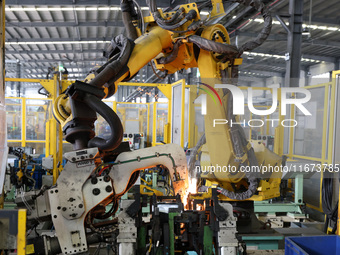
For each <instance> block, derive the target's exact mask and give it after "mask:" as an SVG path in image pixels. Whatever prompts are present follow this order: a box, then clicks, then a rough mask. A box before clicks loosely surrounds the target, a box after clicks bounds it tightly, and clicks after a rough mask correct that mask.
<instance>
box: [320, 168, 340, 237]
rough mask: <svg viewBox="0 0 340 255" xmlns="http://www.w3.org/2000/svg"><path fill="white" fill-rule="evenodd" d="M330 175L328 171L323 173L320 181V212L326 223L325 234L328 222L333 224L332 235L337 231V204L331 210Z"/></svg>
mask: <svg viewBox="0 0 340 255" xmlns="http://www.w3.org/2000/svg"><path fill="white" fill-rule="evenodd" d="M331 177H332V174H331V173H330V172H328V171H325V172H324V177H323V179H322V210H323V212H324V213H325V214H326V217H327V218H326V221H325V227H324V230H325V232H326V233H327V229H328V224H329V221H330V220H331V221H333V222H334V227H333V230H332V233H335V231H336V229H337V219H338V204H339V201H338V202H337V203H336V205H335V207H334V208H332V200H333V178H331Z"/></svg>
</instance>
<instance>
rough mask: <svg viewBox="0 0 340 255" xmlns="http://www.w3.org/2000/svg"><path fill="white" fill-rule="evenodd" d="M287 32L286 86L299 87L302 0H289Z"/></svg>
mask: <svg viewBox="0 0 340 255" xmlns="http://www.w3.org/2000/svg"><path fill="white" fill-rule="evenodd" d="M289 14H290V19H289V24H290V25H289V30H290V31H289V33H288V43H287V53H288V54H289V58H288V60H287V67H286V79H285V86H286V87H299V79H300V65H301V45H302V23H303V17H302V16H303V0H289Z"/></svg>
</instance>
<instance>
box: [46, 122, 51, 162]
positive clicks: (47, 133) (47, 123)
mask: <svg viewBox="0 0 340 255" xmlns="http://www.w3.org/2000/svg"><path fill="white" fill-rule="evenodd" d="M50 139H51V138H50V121H49V120H48V121H47V122H46V140H45V157H48V156H49V155H50V143H49V141H50Z"/></svg>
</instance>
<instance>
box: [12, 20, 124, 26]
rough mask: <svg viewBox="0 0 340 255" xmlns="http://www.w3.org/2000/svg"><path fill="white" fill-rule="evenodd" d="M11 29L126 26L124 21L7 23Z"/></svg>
mask: <svg viewBox="0 0 340 255" xmlns="http://www.w3.org/2000/svg"><path fill="white" fill-rule="evenodd" d="M9 27H16V28H18V27H20V28H28V27H120V28H124V24H123V21H122V20H115V21H92V22H90V21H85V22H83V21H81V22H78V24H77V23H76V22H72V21H63V22H41V21H39V22H6V28H9Z"/></svg>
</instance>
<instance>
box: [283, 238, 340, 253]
mask: <svg viewBox="0 0 340 255" xmlns="http://www.w3.org/2000/svg"><path fill="white" fill-rule="evenodd" d="M296 254H298V255H307V254H308V255H340V236H335V235H332V236H295V237H286V243H285V255H296Z"/></svg>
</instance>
